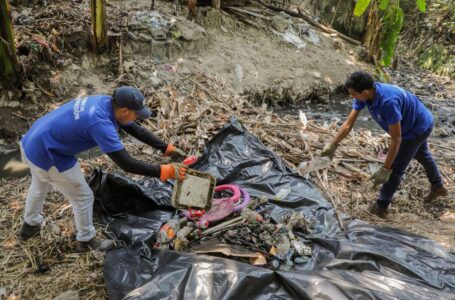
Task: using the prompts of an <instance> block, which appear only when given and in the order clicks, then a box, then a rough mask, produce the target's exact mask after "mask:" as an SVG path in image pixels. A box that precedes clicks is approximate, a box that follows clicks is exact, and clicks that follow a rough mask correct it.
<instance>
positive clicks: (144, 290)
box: [90, 118, 455, 299]
mask: <svg viewBox="0 0 455 300" xmlns="http://www.w3.org/2000/svg"><path fill="white" fill-rule="evenodd" d="M193 167H194V168H195V169H198V170H201V171H205V172H209V173H211V174H213V175H214V176H215V177H216V178H217V183H218V184H223V183H233V184H237V185H240V186H242V187H244V188H246V189H247V190H248V192H249V193H250V194H251V195H252V196H265V197H267V198H268V199H269V204H268V207H269V209H270V211H271V216H272V218H273V219H275V220H276V221H278V222H279V221H280V219H281V218H282V217H283V216H285V215H287V214H289V213H290V212H292V210H299V211H302V212H303V213H304V214H305V215H306V216H308V217H309V218H312V219H313V220H314V221H316V222H318V223H319V225H320V226H319V227H320V228H322V232H320V233H318V234H310V235H303V234H301V233H298V235H299V238H302V239H306V240H310V241H311V242H312V243H313V256H312V257H311V259H310V261H309V262H308V263H306V264H305V265H301V266H299V267H298V268H296V269H295V270H293V271H271V270H269V269H265V268H260V267H256V266H252V265H249V264H245V263H241V262H238V261H235V260H231V259H226V258H220V257H214V256H208V255H196V254H191V253H186V252H174V251H168V250H166V251H158V250H154V249H152V247H151V245H152V243H153V241H154V239H155V233H156V232H157V231H158V229H159V228H160V227H161V225H162V224H163V223H165V222H166V220H168V219H170V218H171V217H172V216H173V215H174V214H175V211H174V210H173V209H172V208H171V207H170V195H171V190H172V186H171V184H170V183H162V182H160V181H159V180H157V179H151V178H145V179H143V180H142V181H140V182H136V181H133V180H131V179H128V178H126V177H124V176H121V175H116V174H107V173H104V172H102V171H96V172H95V173H94V175H93V176H92V179H91V181H90V183H91V186H92V188H93V190H94V192H95V195H96V202H97V204H98V205H99V207H100V208H101V209H100V211H101V216H102V220H103V221H104V222H105V223H107V224H109V229H110V231H111V232H112V234H113V235H114V237H115V238H117V239H119V240H121V241H123V242H124V247H121V248H118V249H115V250H112V251H109V252H107V253H106V257H105V264H104V278H105V283H106V286H107V289H108V292H109V297H110V298H111V299H123V298H124V299H290V298H298V299H455V255H454V254H451V253H449V252H448V251H447V250H445V249H444V248H443V247H442V246H440V245H438V244H437V243H435V242H433V241H431V240H428V239H426V238H423V237H421V236H417V235H414V234H411V233H408V232H404V231H400V230H397V229H391V228H384V227H378V226H373V225H369V224H366V223H363V222H360V221H357V220H345V224H344V225H345V226H344V227H345V230H341V229H340V227H339V225H338V223H337V219H336V216H335V215H334V211H333V209H332V207H331V205H330V204H329V203H328V202H327V201H326V200H325V199H324V197H323V196H322V194H321V193H320V192H319V191H318V189H317V188H315V187H314V185H313V184H312V183H311V182H309V181H308V180H306V179H304V178H302V177H301V176H299V175H298V174H296V173H294V172H293V171H292V170H291V169H290V168H289V167H287V166H286V165H285V163H284V162H283V160H282V159H281V158H280V157H279V156H277V155H276V154H275V153H274V152H272V151H271V150H270V149H268V148H267V147H265V146H264V145H263V144H262V143H261V142H260V141H259V140H258V138H257V137H255V136H254V135H253V134H251V133H249V132H248V131H247V130H246V129H245V128H244V127H243V126H242V125H241V124H240V123H239V122H238V121H237V120H236V119H235V118H233V119H231V120H230V122H229V123H228V124H227V125H226V126H225V127H224V128H223V129H222V130H221V131H220V132H219V133H218V134H217V135H216V136H215V137H214V138H213V139H212V140H211V141H210V142H209V143H208V144H207V147H206V150H205V152H204V154H203V156H202V157H201V158H200V159H199V161H198V163H197V164H196V165H195V166H193Z"/></svg>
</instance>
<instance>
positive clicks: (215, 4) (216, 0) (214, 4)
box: [212, 0, 221, 9]
mask: <svg viewBox="0 0 455 300" xmlns="http://www.w3.org/2000/svg"><path fill="white" fill-rule="evenodd" d="M212 7H213V8H214V9H220V7H221V1H220V0H212Z"/></svg>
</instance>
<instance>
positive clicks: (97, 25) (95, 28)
mask: <svg viewBox="0 0 455 300" xmlns="http://www.w3.org/2000/svg"><path fill="white" fill-rule="evenodd" d="M90 10H91V14H92V35H93V47H94V48H95V49H96V50H99V49H100V48H102V47H104V46H106V45H107V29H106V0H90Z"/></svg>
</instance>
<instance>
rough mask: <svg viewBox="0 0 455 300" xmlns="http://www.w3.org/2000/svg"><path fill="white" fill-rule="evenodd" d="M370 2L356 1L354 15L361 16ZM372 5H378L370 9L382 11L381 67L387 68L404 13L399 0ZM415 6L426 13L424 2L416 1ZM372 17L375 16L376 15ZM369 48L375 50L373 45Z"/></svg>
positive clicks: (384, 0)
mask: <svg viewBox="0 0 455 300" xmlns="http://www.w3.org/2000/svg"><path fill="white" fill-rule="evenodd" d="M374 1H376V2H374ZM370 2H372V1H371V0H358V1H357V3H356V5H355V8H354V15H355V16H361V15H363V14H364V13H365V11H366V10H367V8H368V6H369V5H370ZM373 3H374V4H376V3H377V4H378V5H373V8H372V9H374V10H377V9H378V8H379V9H380V10H381V11H383V14H382V17H381V20H382V28H381V36H382V38H381V43H380V49H381V51H382V58H381V65H383V66H389V65H390V64H391V63H392V60H393V56H394V52H395V47H396V44H397V42H398V39H399V37H400V32H401V28H402V27H403V20H404V13H403V10H402V9H401V8H400V1H399V0H373ZM416 5H417V8H418V9H419V10H420V11H421V12H425V11H426V1H425V0H416ZM374 15H376V16H377V14H374ZM371 30H376V28H372V29H371ZM373 40H374V39H373ZM369 46H370V47H373V48H376V46H375V44H374V45H373V44H371V45H369ZM370 53H372V52H370Z"/></svg>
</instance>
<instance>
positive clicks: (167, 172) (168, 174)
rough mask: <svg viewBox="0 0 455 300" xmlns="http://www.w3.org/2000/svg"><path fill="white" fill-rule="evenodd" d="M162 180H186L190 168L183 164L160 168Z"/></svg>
mask: <svg viewBox="0 0 455 300" xmlns="http://www.w3.org/2000/svg"><path fill="white" fill-rule="evenodd" d="M160 171H161V173H160V179H161V181H166V180H168V179H178V180H183V179H185V178H186V172H187V171H188V167H187V166H185V165H182V164H168V165H161V166H160Z"/></svg>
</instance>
